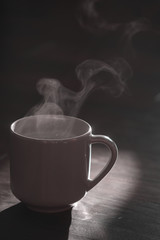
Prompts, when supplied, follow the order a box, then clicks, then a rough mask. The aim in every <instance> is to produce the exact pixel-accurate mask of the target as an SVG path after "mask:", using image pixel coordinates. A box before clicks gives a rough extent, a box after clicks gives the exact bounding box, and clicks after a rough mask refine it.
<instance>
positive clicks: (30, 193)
mask: <svg viewBox="0 0 160 240" xmlns="http://www.w3.org/2000/svg"><path fill="white" fill-rule="evenodd" d="M95 143H100V144H104V145H106V147H107V148H109V150H110V153H111V154H110V159H109V161H108V162H107V163H106V165H105V166H104V168H103V169H102V170H101V171H100V173H99V174H98V175H97V176H96V177H95V178H94V179H90V165H91V146H92V144H95ZM117 153H118V150H117V147H116V144H115V143H114V142H113V141H112V140H111V139H110V138H109V137H107V136H104V135H93V134H92V128H91V126H90V125H89V124H88V123H87V122H85V121H84V120H81V119H78V118H74V117H69V116H60V115H59V116H56V115H36V116H28V117H24V118H21V119H19V120H17V121H15V122H14V123H12V125H11V145H10V182H11V189H12V192H13V194H14V195H15V196H16V197H17V198H18V199H19V200H20V201H22V202H23V203H25V204H26V205H27V206H28V207H29V208H31V209H32V210H35V211H40V212H56V211H63V210H66V209H68V208H70V207H72V206H73V204H74V203H76V202H77V201H79V200H80V199H81V198H82V197H83V196H84V195H85V194H86V193H87V192H88V191H89V190H90V189H92V188H93V187H94V186H95V185H96V184H97V183H98V182H99V181H100V180H101V179H102V178H103V177H104V176H105V175H106V174H107V173H108V172H109V171H110V169H111V168H112V166H113V164H114V163H115V161H116V158H117Z"/></svg>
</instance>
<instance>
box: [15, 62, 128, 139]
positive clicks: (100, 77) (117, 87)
mask: <svg viewBox="0 0 160 240" xmlns="http://www.w3.org/2000/svg"><path fill="white" fill-rule="evenodd" d="M76 74H77V78H78V79H79V80H80V81H81V85H82V88H81V90H80V91H79V92H75V91H73V90H70V89H68V88H66V87H65V86H63V85H62V84H61V83H60V81H58V80H57V79H50V78H43V79H40V80H39V81H38V83H37V91H38V92H39V94H41V95H42V96H43V99H44V100H43V102H42V103H41V104H39V105H37V106H35V107H33V108H32V109H31V110H30V111H29V112H28V114H27V115H36V116H37V117H36V118H34V119H36V136H37V132H38V131H41V128H42V127H43V129H47V132H48V134H51V135H52V136H54V135H56V136H58V135H57V134H58V133H57V129H60V127H59V124H62V116H63V115H69V116H77V114H78V112H79V111H80V108H81V106H82V104H83V103H84V101H85V99H86V98H87V97H88V95H89V94H91V93H92V92H93V91H95V90H96V89H98V88H100V89H102V90H103V91H106V92H110V93H111V94H113V95H114V96H116V97H117V96H119V95H121V94H122V92H123V91H124V90H125V88H126V80H127V79H128V78H129V77H130V75H131V69H130V66H129V64H128V63H127V62H126V61H125V60H124V59H121V58H120V59H116V60H115V61H112V62H110V64H108V63H106V62H103V61H98V60H86V61H84V62H82V63H81V64H79V65H78V66H77V68H76ZM45 115H46V118H45V117H44V116H45ZM59 115H60V116H61V118H60V119H61V121H59V120H60V119H59V118H57V117H55V118H54V126H53V116H59ZM50 116H52V117H50ZM64 120H65V117H64ZM45 121H46V122H45ZM32 122H33V121H32ZM59 122H60V123H59ZM30 123H31V121H30ZM28 124H29V121H28ZM72 124H74V121H72V123H71V124H67V128H66V129H65V131H64V130H63V136H68V134H69V133H70V131H71V129H72ZM34 125H35V122H34ZM45 125H47V127H46V126H45ZM18 128H19V129H18V132H19V133H24V132H27V131H28V129H29V128H30V127H28V126H26V121H25V124H23V125H18ZM32 129H33V126H32ZM32 132H33V130H32ZM45 138H47V137H46V136H45Z"/></svg>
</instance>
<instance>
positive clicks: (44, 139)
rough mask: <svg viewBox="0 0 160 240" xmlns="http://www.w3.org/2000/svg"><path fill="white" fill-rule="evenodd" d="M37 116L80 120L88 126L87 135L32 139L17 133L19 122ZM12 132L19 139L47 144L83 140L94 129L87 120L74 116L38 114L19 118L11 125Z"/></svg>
mask: <svg viewBox="0 0 160 240" xmlns="http://www.w3.org/2000/svg"><path fill="white" fill-rule="evenodd" d="M37 116H44V117H47V116H49V117H52V116H55V117H65V118H67V119H68V118H69V119H73V120H76V121H77V120H78V121H80V122H83V123H84V124H85V125H87V126H88V131H86V132H85V133H83V134H79V135H76V136H73V137H64V138H36V137H30V136H26V135H24V134H20V133H18V132H16V131H15V126H16V124H17V123H18V122H20V121H22V120H24V119H27V118H34V117H37ZM10 130H11V132H12V133H13V134H14V135H16V136H18V137H21V138H24V139H28V140H33V141H47V142H54V141H55V142H60V141H67V140H75V139H77V138H82V137H84V136H86V135H88V134H89V133H91V131H92V127H91V126H90V124H89V123H88V122H86V121H85V120H83V119H81V118H77V117H73V116H68V115H54V114H38V115H30V116H24V117H22V118H18V119H17V120H15V121H14V122H13V123H11V125H10Z"/></svg>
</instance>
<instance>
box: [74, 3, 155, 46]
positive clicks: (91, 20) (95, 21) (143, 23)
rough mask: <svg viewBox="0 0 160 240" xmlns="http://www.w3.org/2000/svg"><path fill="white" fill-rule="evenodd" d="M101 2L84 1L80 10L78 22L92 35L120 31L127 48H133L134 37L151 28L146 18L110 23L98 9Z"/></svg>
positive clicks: (121, 38)
mask: <svg viewBox="0 0 160 240" xmlns="http://www.w3.org/2000/svg"><path fill="white" fill-rule="evenodd" d="M99 2H100V0H83V1H82V2H81V4H80V6H79V9H78V14H77V18H78V22H79V24H80V26H81V27H82V28H84V29H86V30H87V31H88V32H91V33H95V34H96V33H106V32H108V31H110V32H115V31H119V33H120V34H121V37H120V40H121V41H123V43H124V49H125V47H126V48H128V47H129V45H130V47H131V40H132V38H133V36H135V35H136V34H137V33H139V32H142V31H147V30H149V29H150V28H151V23H150V21H149V20H148V19H146V18H145V17H140V18H137V19H135V20H132V21H129V22H126V23H124V22H109V21H108V20H107V16H105V17H103V16H102V14H101V13H100V12H99V10H98V9H97V3H99Z"/></svg>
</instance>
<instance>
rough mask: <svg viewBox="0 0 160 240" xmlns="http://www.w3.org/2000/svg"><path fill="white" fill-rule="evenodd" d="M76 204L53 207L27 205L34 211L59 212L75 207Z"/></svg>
mask: <svg viewBox="0 0 160 240" xmlns="http://www.w3.org/2000/svg"><path fill="white" fill-rule="evenodd" d="M74 206H75V204H69V205H66V206H61V207H53V208H52V207H37V206H31V205H27V208H29V209H30V210H32V211H35V212H40V213H57V212H64V211H67V210H69V209H71V208H73V207H74Z"/></svg>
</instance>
